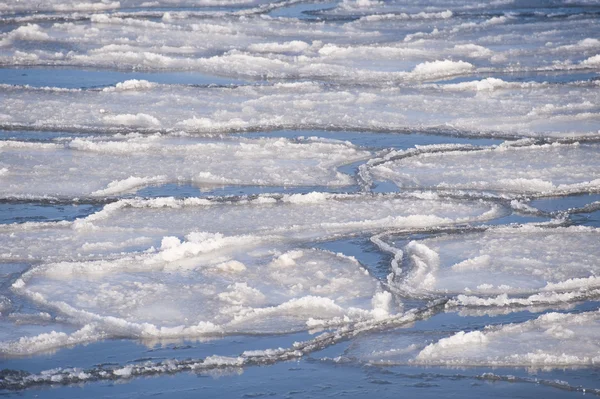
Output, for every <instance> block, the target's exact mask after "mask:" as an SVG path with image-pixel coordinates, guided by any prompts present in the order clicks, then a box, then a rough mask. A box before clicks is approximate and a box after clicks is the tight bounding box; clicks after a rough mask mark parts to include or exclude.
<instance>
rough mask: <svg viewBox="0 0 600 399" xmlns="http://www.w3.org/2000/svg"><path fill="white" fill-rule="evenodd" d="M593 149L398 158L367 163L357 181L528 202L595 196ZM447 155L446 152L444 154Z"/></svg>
mask: <svg viewBox="0 0 600 399" xmlns="http://www.w3.org/2000/svg"><path fill="white" fill-rule="evenodd" d="M599 148H600V147H599V146H598V145H595V144H594V145H580V144H578V143H575V144H558V143H554V144H545V145H532V146H527V145H525V146H519V145H500V146H497V147H492V148H488V149H477V150H467V151H460V150H454V151H438V149H437V148H435V147H434V148H432V150H431V151H427V149H426V148H424V149H423V150H421V151H418V152H414V155H413V154H412V153H406V152H398V153H395V154H391V155H390V156H388V157H387V159H385V158H384V159H381V160H380V161H378V162H371V167H369V168H367V169H365V168H363V170H362V171H361V174H362V175H363V176H366V177H363V179H367V180H368V181H373V180H391V181H393V182H394V183H395V184H397V185H398V186H400V187H407V188H420V189H423V188H437V189H450V190H461V189H471V190H482V191H499V192H503V193H506V194H515V195H518V194H527V195H533V196H545V195H566V194H573V193H584V192H596V191H598V190H600V159H599V158H598V157H597V153H598V150H599ZM450 150H451V149H450Z"/></svg>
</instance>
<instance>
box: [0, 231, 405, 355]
mask: <svg viewBox="0 0 600 399" xmlns="http://www.w3.org/2000/svg"><path fill="white" fill-rule="evenodd" d="M173 241H175V242H177V240H176V239H175V238H174V237H171V238H165V239H164V240H163V246H162V247H161V250H160V251H159V252H158V253H156V254H147V255H138V256H131V257H124V258H119V259H115V260H107V261H96V262H70V263H69V262H62V263H57V264H48V265H44V266H41V267H38V268H35V269H33V270H31V271H30V272H28V273H26V274H25V275H23V276H22V279H20V280H18V281H17V282H16V283H15V284H14V285H13V288H14V289H15V290H16V292H18V293H19V294H22V295H26V296H28V297H30V298H31V299H32V300H34V301H35V302H37V303H40V304H43V305H44V306H48V307H51V308H54V309H57V310H58V311H59V312H60V313H61V315H63V317H67V318H68V320H70V321H71V322H73V323H75V324H79V325H84V326H85V327H84V329H85V331H86V334H83V333H81V334H79V333H78V334H74V335H73V336H71V337H69V336H67V335H66V334H57V333H51V334H43V335H42V336H37V337H33V338H23V339H21V340H19V341H17V342H12V343H7V344H5V345H4V347H3V348H1V349H2V351H3V352H4V353H5V354H13V355H21V354H27V353H31V352H37V351H39V350H43V349H47V348H48V347H52V346H53V345H55V346H63V345H68V344H71V343H72V341H74V340H75V339H76V337H79V336H83V337H85V339H87V340H95V339H96V338H98V337H106V336H113V337H114V336H121V337H131V338H146V339H148V338H172V337H197V336H206V335H215V334H218V335H220V334H226V333H259V332H262V333H265V332H269V333H281V332H290V331H295V330H299V329H306V328H307V327H314V326H316V325H330V326H335V325H339V324H345V323H349V322H350V321H356V320H369V319H380V318H385V317H387V316H389V314H390V312H392V313H395V312H397V311H398V310H399V308H398V307H397V306H393V304H392V301H391V294H390V293H389V292H385V291H382V290H381V288H380V287H379V284H378V283H377V281H376V280H375V279H374V278H372V277H371V276H370V275H369V273H368V272H367V271H366V270H365V269H363V268H362V267H361V266H360V265H359V264H358V262H357V261H356V260H354V259H352V258H347V257H344V256H341V255H336V254H332V253H328V252H323V251H316V250H291V251H287V252H279V251H278V250H277V248H282V246H281V245H279V246H277V245H276V244H266V246H260V245H259V243H258V242H260V240H258V239H256V238H254V239H252V238H248V237H231V238H221V239H220V241H221V242H218V241H219V237H201V238H199V237H194V236H192V237H190V240H189V241H186V242H184V243H181V244H179V245H177V244H175V243H174V242H173ZM215 241H217V242H215ZM257 241H258V242H257ZM263 245H265V244H264V243H263ZM232 248H234V249H232ZM245 251H248V253H246V252H245ZM400 309H401V308H400Z"/></svg>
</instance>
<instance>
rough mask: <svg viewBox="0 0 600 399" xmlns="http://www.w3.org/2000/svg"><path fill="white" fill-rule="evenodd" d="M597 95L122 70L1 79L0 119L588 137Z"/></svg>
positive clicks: (514, 87)
mask: <svg viewBox="0 0 600 399" xmlns="http://www.w3.org/2000/svg"><path fill="white" fill-rule="evenodd" d="M457 65H459V66H460V68H462V66H464V65H463V64H458V63H457V62H450V61H448V62H446V61H435V62H427V63H425V64H423V65H421V66H419V67H417V68H415V73H416V74H417V75H418V76H420V77H423V76H426V75H428V74H430V73H434V72H435V71H443V70H445V69H446V68H454V67H456V66H457ZM461 65H462V66H461ZM361 81H362V78H361ZM25 104H27V106H24V105H25ZM182 104H185V106H182ZM598 104H600V90H598V81H594V82H588V83H569V84H560V85H559V84H541V83H540V84H533V83H532V84H521V83H511V82H507V81H504V80H500V79H498V80H490V79H489V78H488V79H474V80H472V81H469V82H466V83H459V84H450V85H417V86H412V85H411V84H409V85H408V86H407V88H406V89H405V88H400V87H398V86H397V85H396V84H392V85H389V86H386V87H383V88H382V87H377V86H375V87H372V86H366V87H363V86H358V87H356V86H354V85H344V86H341V87H340V86H333V87H332V86H331V85H329V84H326V83H323V82H319V81H303V82H285V83H264V84H260V85H242V86H236V87H195V86H184V85H168V84H155V83H151V82H149V81H145V82H141V81H139V80H137V81H132V80H128V81H124V82H121V83H119V84H117V85H115V86H110V87H105V88H104V89H103V90H95V89H86V90H81V89H64V88H57V87H38V88H35V87H27V86H10V85H0V126H2V127H5V128H11V129H16V128H18V129H23V128H26V129H42V130H49V129H59V130H68V131H73V130H74V131H92V132H106V131H109V132H124V131H131V130H136V129H137V130H140V131H149V132H156V131H160V132H180V131H185V132H188V133H223V132H232V131H233V132H235V131H252V130H273V129H282V128H289V129H306V128H312V129H332V128H333V129H349V130H352V129H363V130H364V129H366V130H384V131H390V130H399V131H407V130H408V131H411V130H422V129H426V130H427V129H429V130H433V131H441V132H444V131H451V132H455V131H458V132H462V133H468V134H471V135H483V136H490V135H492V136H493V135H498V134H502V135H506V136H511V137H520V136H532V137H540V136H550V137H556V138H569V139H574V138H582V139H591V138H594V137H597V136H598V135H599V133H598V126H597V118H598V113H599V111H600V108H599V106H598ZM282 109H285V112H283V113H282V112H281V110H282ZM356 109H359V110H360V112H356Z"/></svg>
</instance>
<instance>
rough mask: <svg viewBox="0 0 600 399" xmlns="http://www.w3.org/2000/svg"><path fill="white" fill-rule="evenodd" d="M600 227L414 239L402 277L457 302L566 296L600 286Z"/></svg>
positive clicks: (406, 287)
mask: <svg viewBox="0 0 600 399" xmlns="http://www.w3.org/2000/svg"><path fill="white" fill-rule="evenodd" d="M599 239H600V230H598V229H593V228H586V227H560V228H547V227H534V226H523V227H519V228H508V227H502V228H491V229H489V230H487V231H485V232H483V233H469V234H461V235H460V236H454V235H443V236H439V237H434V238H428V239H425V240H421V241H418V242H417V241H415V242H411V243H410V244H408V245H407V247H406V248H402V251H403V252H404V263H403V266H404V268H403V270H402V271H401V272H400V273H399V274H398V273H396V276H395V280H394V281H395V284H397V286H398V287H399V288H400V289H401V290H403V291H406V292H409V293H411V294H413V295H456V297H455V298H454V299H451V300H450V304H452V305H462V306H492V307H494V306H497V307H504V306H506V307H512V306H530V305H544V304H552V303H565V302H571V301H576V300H582V299H584V298H586V297H588V296H590V295H591V296H593V295H596V294H597V292H598V289H599V288H600V279H598V277H597V275H598V273H599V272H600V269H598V265H599V261H600V258H599V254H598V251H596V250H595V248H596V247H597V245H598V242H599Z"/></svg>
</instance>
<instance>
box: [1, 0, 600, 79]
mask: <svg viewBox="0 0 600 399" xmlns="http://www.w3.org/2000/svg"><path fill="white" fill-rule="evenodd" d="M161 3H163V4H164V2H159V3H157V5H155V6H151V7H147V8H146V9H145V10H137V11H135V10H134V11H128V12H111V10H110V8H118V7H120V6H124V4H125V2H124V1H120V2H119V1H114V2H113V1H108V2H95V3H90V2H85V1H82V2H66V3H65V2H61V4H60V6H61V7H63V8H64V9H63V10H57V11H58V12H57V13H53V14H52V15H44V14H42V15H35V14H33V15H31V14H30V15H25V16H14V15H12V14H9V15H5V16H0V18H3V19H4V20H5V21H6V22H12V23H17V26H16V27H14V29H12V30H10V31H7V32H5V33H2V34H1V35H0V63H2V64H4V65H62V66H64V65H71V66H86V67H108V68H115V67H116V68H120V69H136V70H139V69H150V70H163V69H178V70H197V71H203V72H209V73H210V72H212V73H217V74H227V75H230V76H231V75H234V76H250V77H257V78H262V77H269V78H298V77H300V78H315V77H325V78H328V79H334V80H338V81H351V82H354V83H358V82H361V83H362V82H364V81H370V82H382V81H405V80H417V81H421V80H423V79H437V78H442V77H444V76H452V75H456V74H464V73H469V72H472V71H475V70H479V71H497V70H501V71H506V72H515V71H539V70H540V69H541V70H549V71H552V70H559V71H569V70H589V69H595V68H597V67H598V58H597V56H598V51H599V50H600V45H599V44H598V40H597V39H596V38H595V37H593V35H591V34H590V32H595V30H596V29H597V26H596V22H595V19H594V18H589V16H586V15H585V13H584V14H583V15H577V14H573V15H571V18H543V16H544V15H549V14H552V13H554V12H555V10H556V9H555V7H549V8H547V9H544V8H543V7H541V6H540V7H539V11H538V12H539V13H540V17H541V18H537V19H535V18H534V19H531V17H530V16H527V20H526V21H525V22H524V23H523V18H522V16H521V15H519V14H518V13H517V15H511V13H510V12H506V11H499V12H498V13H499V14H504V15H496V16H491V14H489V13H488V12H489V11H488V12H479V13H478V12H465V13H463V12H461V9H469V8H470V6H469V4H464V3H462V4H460V3H453V4H447V3H446V4H443V5H441V6H442V7H440V4H435V5H432V8H430V9H428V10H427V11H423V8H418V9H417V8H414V7H411V6H408V5H406V4H401V3H397V4H396V5H392V7H391V8H388V10H386V7H387V5H386V3H387V2H380V1H367V0H361V1H350V2H340V5H341V6H342V7H341V8H340V9H342V10H344V9H345V10H348V11H349V12H350V13H357V14H359V15H360V16H362V18H360V19H359V20H357V21H353V19H354V18H350V19H351V20H352V21H349V22H347V23H338V22H337V21H336V22H333V23H332V22H329V21H327V22H319V23H315V22H312V21H302V20H299V19H297V18H273V17H270V16H268V15H265V14H264V13H265V12H267V11H269V10H270V9H273V8H278V7H282V6H286V5H293V4H294V3H296V2H295V1H284V2H279V3H275V4H256V2H255V3H254V4H253V5H255V6H256V7H252V8H249V9H248V8H246V9H242V10H229V11H213V12H212V13H211V12H210V10H205V11H204V12H203V11H202V9H201V8H202V7H199V10H198V9H197V10H192V11H178V10H177V9H176V8H175V9H173V10H171V11H167V12H164V11H162V10H161V11H158V10H156V11H152V8H156V7H160V4H161ZM191 3H193V4H192V6H204V5H209V4H208V3H211V1H204V2H200V3H198V2H191ZM218 3H220V2H219V1H216V2H215V4H218ZM260 3H262V2H260ZM21 4H23V5H24V6H25V7H27V6H32V4H31V2H30V1H27V2H18V3H16V7H19V6H20V5H21ZM69 4H70V5H69ZM185 4H186V2H184V3H179V4H173V3H171V4H169V6H170V7H171V8H173V7H177V6H185ZM238 4H239V3H238ZM76 5H79V6H80V9H79V10H77V9H74V8H75V6H76ZM92 5H96V6H97V7H104V8H105V9H104V10H101V9H98V10H93V9H92V10H86V9H85V8H86V6H92ZM222 5H231V3H229V2H223V4H222ZM357 5H358V7H354V6H357ZM57 6H58V4H57V3H56V2H54V1H53V2H46V3H45V5H41V4H36V7H35V8H33V9H36V10H40V8H41V9H43V8H44V7H47V8H50V9H51V8H53V7H54V8H56V7H57ZM374 6H375V7H374ZM379 6H382V7H379ZM485 6H488V7H489V5H486V4H484V3H479V7H476V8H482V7H485ZM4 7H5V8H6V7H8V8H11V7H13V8H15V5H6V6H4ZM38 7H39V8H38ZM134 7H135V6H134ZM125 8H127V7H126V6H125ZM194 8H196V7H194ZM394 8H395V10H394ZM491 8H492V9H493V8H494V7H491ZM1 11H2V9H1V6H0V12H1ZM40 11H41V10H40ZM113 11H114V10H113ZM388 11H391V12H388ZM253 14H256V15H253ZM455 15H460V17H459V18H455ZM45 18H46V19H45ZM399 21H400V22H402V23H398V22H399ZM44 22H51V23H44ZM11 28H12V26H11ZM148 31H151V34H149V33H148ZM590 36H591V37H590ZM349 43H351V44H349ZM74 44H77V45H76V46H75V45H74ZM437 62H440V63H442V64H441V66H442V68H438V66H440V65H437V66H436V67H435V68H425V69H428V73H426V74H420V73H416V74H414V73H413V72H416V71H417V67H418V66H419V65H421V66H424V65H427V63H437Z"/></svg>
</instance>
